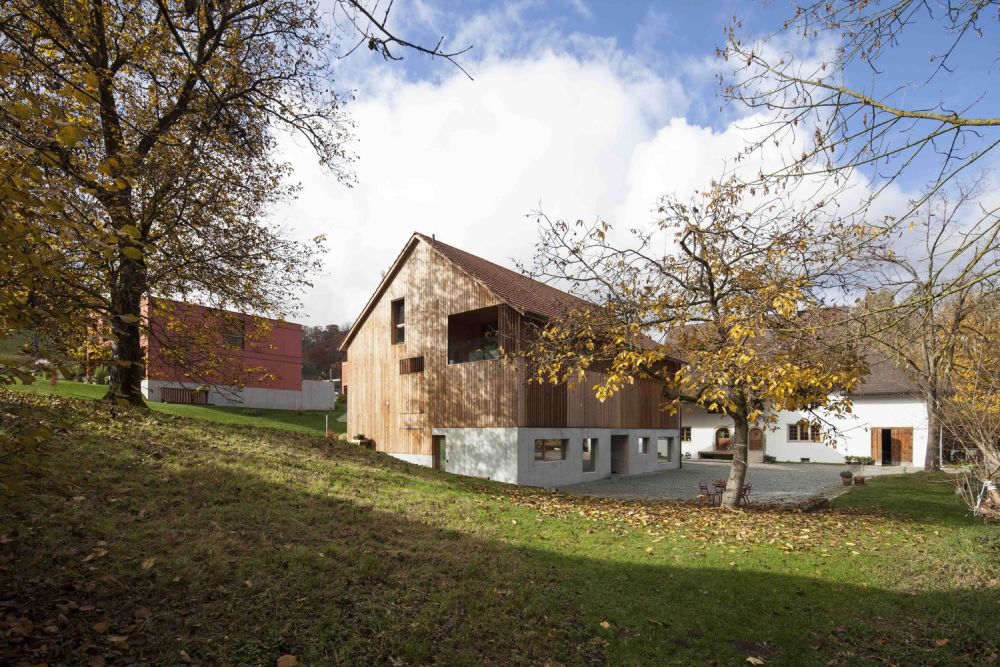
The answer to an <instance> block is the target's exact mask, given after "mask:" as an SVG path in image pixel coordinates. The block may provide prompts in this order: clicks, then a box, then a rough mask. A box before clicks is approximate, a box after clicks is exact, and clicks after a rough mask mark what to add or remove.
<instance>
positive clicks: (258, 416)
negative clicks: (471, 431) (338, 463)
mask: <svg viewBox="0 0 1000 667" xmlns="http://www.w3.org/2000/svg"><path fill="white" fill-rule="evenodd" d="M14 388H15V389H16V390H18V391H23V392H27V393H31V394H42V395H47V396H52V395H54V396H61V397H66V398H89V399H95V400H96V399H100V398H101V397H102V396H104V392H105V391H107V387H106V386H104V385H100V384H87V383H85V382H70V381H67V380H60V381H59V383H58V384H57V385H56V386H55V387H52V386H51V385H50V384H49V383H48V382H47V381H45V380H36V381H35V382H34V383H33V384H30V385H23V384H19V385H15V387H14ZM149 407H150V409H151V410H154V411H156V412H164V413H167V414H171V415H178V416H181V417H191V418H192V419H205V420H208V421H212V422H217V423H220V424H239V425H243V426H267V427H271V428H280V429H284V430H287V431H297V432H300V433H311V434H322V433H323V428H324V419H323V418H324V416H325V415H327V414H329V416H330V431H331V432H332V433H343V432H344V431H345V430H346V428H347V424H345V423H344V422H341V421H337V417H339V416H340V415H342V414H343V413H344V406H343V404H338V405H337V407H336V408H334V409H333V410H330V411H329V413H327V412H325V411H321V410H308V411H303V412H297V411H295V410H258V409H253V410H249V409H247V408H231V407H223V406H218V405H179V404H175V403H149Z"/></svg>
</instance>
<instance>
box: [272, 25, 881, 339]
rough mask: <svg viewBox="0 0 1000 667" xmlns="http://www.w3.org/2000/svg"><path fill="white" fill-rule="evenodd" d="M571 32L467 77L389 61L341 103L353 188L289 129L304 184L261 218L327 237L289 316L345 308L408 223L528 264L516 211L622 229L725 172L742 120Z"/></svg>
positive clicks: (525, 228) (526, 238)
mask: <svg viewBox="0 0 1000 667" xmlns="http://www.w3.org/2000/svg"><path fill="white" fill-rule="evenodd" d="M508 18H509V19H510V20H516V15H515V16H514V17H513V18H511V17H508ZM583 46H584V45H581V44H579V43H577V44H576V47H574V54H572V55H571V54H568V53H554V52H552V51H544V50H540V51H535V52H533V53H532V54H531V55H530V56H525V57H522V58H518V59H509V58H508V59H503V58H500V57H493V56H490V57H485V58H483V59H482V60H479V61H477V62H476V63H475V65H476V67H475V72H474V75H475V77H476V78H475V80H474V81H470V80H468V79H467V78H466V77H465V76H464V75H462V74H461V73H460V72H458V71H453V72H452V73H451V74H450V75H446V76H445V77H444V78H442V79H440V80H439V81H420V82H407V81H404V80H402V79H400V78H399V77H398V76H397V75H395V74H393V73H391V72H387V73H386V76H385V77H383V78H381V79H380V80H377V81H373V82H371V83H370V84H369V85H368V87H367V90H365V91H359V99H358V101H357V102H356V103H354V104H352V105H351V106H350V108H349V113H350V114H351V117H352V120H353V121H354V122H355V123H356V126H357V127H356V136H357V141H356V143H355V144H354V146H353V148H354V150H355V151H356V152H357V154H358V155H359V161H358V162H357V164H356V173H357V180H358V184H357V185H356V186H355V187H354V188H351V189H348V188H345V187H344V186H341V185H339V184H337V183H336V182H334V181H333V179H332V178H330V177H328V176H326V175H324V174H323V173H322V172H320V170H319V169H318V167H317V166H316V164H315V162H316V161H315V158H314V157H313V156H312V155H311V153H310V152H309V150H308V149H307V148H305V147H303V146H298V145H296V144H295V143H294V142H292V141H290V140H288V141H286V142H285V144H284V146H283V148H284V152H285V155H286V157H287V158H288V159H289V160H291V161H292V163H293V166H294V168H295V178H296V179H297V180H299V181H301V182H302V185H303V188H302V191H301V195H300V197H299V199H298V200H296V201H295V202H292V203H291V204H289V205H287V206H284V207H282V208H281V209H280V210H278V211H275V214H274V216H273V220H274V222H275V223H276V224H287V225H288V226H290V227H292V228H294V229H295V230H296V234H298V235H300V236H301V237H302V238H307V237H311V236H314V235H316V234H319V233H325V234H327V236H328V238H329V239H330V244H329V245H330V251H329V253H328V255H327V258H326V266H325V270H324V272H323V274H322V275H320V276H318V277H317V279H316V281H315V282H316V286H315V288H314V289H313V290H311V291H310V292H309V293H308V294H307V295H306V297H305V307H304V309H303V312H302V313H300V314H298V315H297V316H295V318H294V319H296V320H297V321H303V322H306V323H309V324H323V323H329V322H338V323H339V322H344V321H347V320H350V319H352V318H354V317H355V316H356V315H357V313H358V312H359V311H360V309H361V307H362V306H363V305H364V303H365V301H366V300H367V299H368V297H369V296H370V294H371V292H372V291H373V290H374V288H375V287H376V285H377V284H378V282H379V280H380V279H381V276H382V272H383V271H385V270H386V269H387V268H388V267H389V265H390V264H391V262H392V260H393V259H394V258H395V257H396V255H397V254H398V252H399V250H400V249H401V248H402V246H403V244H404V243H405V242H406V240H407V239H408V238H409V236H410V234H411V233H412V232H414V231H422V232H425V233H427V234H436V235H437V237H438V238H439V239H441V240H443V241H445V242H446V243H450V244H453V245H455V246H458V247H460V248H463V249H466V250H468V251H470V252H473V253H476V254H480V255H482V256H484V257H486V258H488V259H491V260H493V261H495V262H498V263H501V264H505V265H510V264H511V263H512V262H511V259H512V258H513V259H516V260H520V261H522V262H528V261H529V260H530V259H531V257H532V254H533V245H534V242H535V240H536V230H535V228H534V224H533V222H532V221H531V220H529V219H527V218H526V215H527V214H528V213H529V212H531V211H533V210H535V209H538V208H539V207H540V208H542V209H543V210H544V211H545V212H546V213H547V214H549V215H551V216H554V217H563V218H568V219H577V218H582V219H584V220H592V219H595V218H597V217H603V218H605V219H608V220H610V221H611V222H612V223H613V224H615V225H616V227H618V228H619V229H624V228H628V227H633V226H637V225H645V224H646V223H648V222H650V221H652V220H653V219H654V217H655V216H654V214H653V209H654V207H655V205H656V203H657V200H658V199H659V198H660V197H661V196H663V195H666V194H676V195H678V196H682V197H683V196H687V195H689V194H690V193H691V192H692V191H693V190H695V189H699V188H704V187H705V186H706V185H707V184H708V183H709V181H710V180H712V179H713V178H714V179H718V178H720V177H722V176H723V175H725V173H727V161H728V160H730V159H731V158H733V157H734V155H735V154H736V153H738V152H739V151H740V150H741V149H742V148H743V147H745V145H746V139H747V135H746V133H745V129H746V128H747V127H753V126H754V124H755V123H754V120H753V119H752V118H746V117H744V118H743V119H741V120H740V121H736V122H733V123H731V124H729V125H727V126H723V127H722V128H721V129H712V128H709V127H702V126H699V125H696V124H693V123H691V122H689V121H687V120H685V119H684V115H685V113H686V112H687V110H688V109H689V104H690V100H689V98H688V95H686V91H685V89H684V87H683V85H682V83H681V82H680V80H677V79H671V78H666V77H663V76H659V75H657V74H655V73H653V72H651V71H650V70H649V69H647V68H646V67H645V66H644V65H643V64H642V63H641V62H639V61H637V60H636V59H635V58H634V57H630V56H628V55H625V54H623V53H622V52H621V51H619V50H617V49H615V48H613V47H609V45H607V44H603V45H596V46H595V45H591V46H592V48H593V51H592V52H588V50H587V48H583ZM789 149H793V150H794V149H795V147H794V146H783V147H781V150H782V151H787V150H789ZM798 150H801V149H800V148H799V149H798ZM754 159H765V160H772V159H777V158H776V156H758V157H755V158H754ZM755 164H756V166H755ZM759 166H760V163H752V162H750V161H747V162H744V163H743V165H742V167H741V168H742V169H753V170H754V171H756V169H759ZM860 188H861V190H864V189H865V184H864V183H860Z"/></svg>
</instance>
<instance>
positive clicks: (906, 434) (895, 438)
mask: <svg viewBox="0 0 1000 667" xmlns="http://www.w3.org/2000/svg"><path fill="white" fill-rule="evenodd" d="M892 464H893V465H897V466H898V465H913V428H912V427H907V428H894V429H892Z"/></svg>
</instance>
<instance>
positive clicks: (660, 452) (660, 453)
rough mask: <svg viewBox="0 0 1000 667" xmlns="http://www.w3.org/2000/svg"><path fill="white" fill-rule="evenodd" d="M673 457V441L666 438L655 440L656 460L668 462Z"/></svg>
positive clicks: (668, 437)
mask: <svg viewBox="0 0 1000 667" xmlns="http://www.w3.org/2000/svg"><path fill="white" fill-rule="evenodd" d="M673 455H674V439H673V437H671V436H666V437H662V438H657V439H656V458H657V459H659V460H660V461H670V459H671V458H672V457H673Z"/></svg>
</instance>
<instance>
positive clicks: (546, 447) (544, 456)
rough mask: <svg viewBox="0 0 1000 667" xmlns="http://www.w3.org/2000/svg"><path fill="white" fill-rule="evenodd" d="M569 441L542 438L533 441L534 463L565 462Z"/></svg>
mask: <svg viewBox="0 0 1000 667" xmlns="http://www.w3.org/2000/svg"><path fill="white" fill-rule="evenodd" d="M568 446H569V440H566V439H560V438H544V439H541V438H540V439H538V440H535V460H536V461H565V460H566V449H567V447H568Z"/></svg>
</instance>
